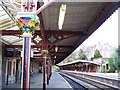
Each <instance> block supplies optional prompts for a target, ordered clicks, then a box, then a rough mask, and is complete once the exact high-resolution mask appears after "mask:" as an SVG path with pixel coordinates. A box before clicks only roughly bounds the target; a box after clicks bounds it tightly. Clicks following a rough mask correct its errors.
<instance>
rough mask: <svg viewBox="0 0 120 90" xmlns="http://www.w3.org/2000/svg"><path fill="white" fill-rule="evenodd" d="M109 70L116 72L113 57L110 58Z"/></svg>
mask: <svg viewBox="0 0 120 90" xmlns="http://www.w3.org/2000/svg"><path fill="white" fill-rule="evenodd" d="M108 62H109V72H111V73H113V72H115V65H114V60H113V58H109V61H108Z"/></svg>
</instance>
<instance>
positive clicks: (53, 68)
mask: <svg viewBox="0 0 120 90" xmlns="http://www.w3.org/2000/svg"><path fill="white" fill-rule="evenodd" d="M52 70H54V71H58V70H60V68H59V67H58V66H56V65H53V66H52Z"/></svg>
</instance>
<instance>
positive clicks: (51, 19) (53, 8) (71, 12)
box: [0, 0, 119, 64]
mask: <svg viewBox="0 0 120 90" xmlns="http://www.w3.org/2000/svg"><path fill="white" fill-rule="evenodd" d="M61 1H62V0H61ZM89 1H90V0H89ZM91 1H92V0H91ZM94 1H95V0H94ZM101 1H102V0H101ZM114 1H115V0H114ZM14 4H15V5H16V6H17V9H18V10H19V9H20V7H21V3H20V1H19V0H16V3H14ZM62 4H64V5H65V6H66V11H65V16H64V21H63V25H62V29H59V27H58V21H59V13H60V7H61V5H62ZM42 5H43V2H41V1H39V0H38V2H37V8H39V7H41V6H42ZM118 7H119V3H118V2H67V0H63V2H53V3H51V4H50V5H49V6H48V7H46V8H45V9H44V10H43V11H42V12H41V13H39V14H38V16H39V19H40V30H36V31H35V33H34V34H33V38H32V50H33V51H34V58H35V59H38V58H41V54H40V50H41V47H42V43H41V42H42V34H43V33H44V34H45V38H46V41H47V42H48V51H49V57H50V58H51V59H52V61H53V64H57V63H59V62H61V61H62V60H64V59H65V58H66V57H67V56H68V55H70V54H71V53H72V52H73V51H74V50H75V49H76V48H77V47H78V46H79V45H80V44H82V43H83V42H84V41H85V40H86V39H87V38H88V37H89V36H90V35H91V34H92V33H93V32H94V31H95V30H96V29H97V28H98V27H99V26H101V25H102V23H103V22H104V21H106V19H108V18H109V16H111V14H112V13H113V12H114V11H115V10H116V9H118ZM16 13H17V12H16V10H15V9H14V8H13V7H12V5H11V3H10V2H9V0H2V1H0V33H1V37H0V41H2V42H3V43H5V44H6V45H7V47H9V48H19V49H20V48H22V43H23V42H22V37H21V32H20V31H19V30H18V27H17V26H16V23H15V16H16ZM41 31H42V32H41ZM108 33H109V32H108ZM20 50H21V49H20Z"/></svg>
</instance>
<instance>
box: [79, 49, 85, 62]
mask: <svg viewBox="0 0 120 90" xmlns="http://www.w3.org/2000/svg"><path fill="white" fill-rule="evenodd" d="M78 55H79V56H78V59H81V60H87V56H86V55H85V53H84V51H83V50H82V49H80V51H79V54H78Z"/></svg>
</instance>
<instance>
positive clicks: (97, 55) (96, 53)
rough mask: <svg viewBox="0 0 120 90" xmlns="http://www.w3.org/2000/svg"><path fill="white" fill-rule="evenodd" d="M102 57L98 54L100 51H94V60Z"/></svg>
mask: <svg viewBox="0 0 120 90" xmlns="http://www.w3.org/2000/svg"><path fill="white" fill-rule="evenodd" d="M101 57H102V55H101V54H100V51H99V50H98V49H96V50H95V54H94V58H101Z"/></svg>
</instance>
